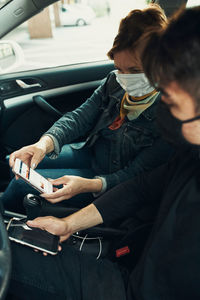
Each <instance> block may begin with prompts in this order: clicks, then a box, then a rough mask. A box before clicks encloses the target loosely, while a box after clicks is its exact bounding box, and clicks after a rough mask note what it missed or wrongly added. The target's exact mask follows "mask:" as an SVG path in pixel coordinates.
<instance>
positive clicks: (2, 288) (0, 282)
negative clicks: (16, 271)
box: [0, 214, 11, 300]
mask: <svg viewBox="0 0 200 300" xmlns="http://www.w3.org/2000/svg"><path fill="white" fill-rule="evenodd" d="M10 273H11V250H10V242H9V239H8V234H7V230H6V228H5V224H4V221H3V217H2V215H1V214H0V299H1V300H3V299H4V298H5V296H6V292H7V288H8V284H9V279H10Z"/></svg>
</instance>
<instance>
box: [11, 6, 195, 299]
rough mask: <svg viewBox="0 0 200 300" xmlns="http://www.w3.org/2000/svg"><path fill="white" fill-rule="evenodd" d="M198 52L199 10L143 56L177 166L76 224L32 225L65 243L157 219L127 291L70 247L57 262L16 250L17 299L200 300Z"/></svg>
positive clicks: (139, 181) (136, 182)
mask: <svg viewBox="0 0 200 300" xmlns="http://www.w3.org/2000/svg"><path fill="white" fill-rule="evenodd" d="M155 42H156V44H157V45H158V47H156V51H155V50H154V51H155V52H154V54H155V57H153V56H152V53H151V51H153V50H151V49H153V44H154V43H155ZM172 46H173V47H172ZM199 52H200V6H198V7H196V8H190V9H187V10H183V11H181V12H179V14H178V15H176V16H175V17H174V18H173V19H172V20H171V21H170V23H169V25H168V27H167V28H166V30H164V32H161V33H159V34H155V35H154V37H152V38H151V39H150V41H149V43H148V45H147V48H146V49H145V51H144V56H145V57H146V58H145V59H144V69H145V72H146V74H147V75H148V77H149V79H150V81H151V82H152V83H153V84H154V85H156V86H157V88H159V89H160V90H161V91H162V102H161V103H160V104H159V111H158V116H159V124H160V128H161V129H162V132H163V136H165V138H166V139H167V140H170V141H171V142H173V144H174V145H176V146H177V155H175V157H174V158H173V159H171V160H170V161H169V162H168V163H166V164H163V165H162V166H160V167H158V168H156V169H154V170H153V171H151V172H147V173H143V174H142V175H140V176H138V177H136V178H134V179H131V180H129V181H126V182H124V183H122V184H120V185H118V186H116V187H114V188H113V189H112V190H110V191H108V192H107V193H105V194H104V195H102V196H101V197H99V198H98V199H96V200H95V201H94V202H93V203H92V204H90V205H89V206H87V207H85V208H83V209H81V210H79V211H78V212H77V213H75V214H73V215H71V216H69V217H66V218H62V219H57V218H55V217H41V218H37V219H35V220H33V221H29V222H28V225H29V226H33V227H39V228H42V229H45V230H47V231H50V232H52V233H54V234H57V235H60V237H61V241H62V242H63V241H65V240H66V239H68V238H69V236H70V235H71V234H73V233H74V232H77V231H79V230H82V229H85V228H88V227H91V226H94V225H97V224H100V223H104V224H106V225H110V224H112V223H113V221H116V220H118V219H119V218H120V219H121V218H122V217H124V218H128V217H132V216H135V215H137V216H138V218H140V219H141V220H143V222H144V223H146V222H148V221H149V220H150V219H151V220H152V219H154V225H153V229H152V231H151V233H150V236H149V238H148V240H147V242H146V245H145V249H144V251H143V253H142V256H141V258H140V260H139V262H138V264H137V266H136V267H135V269H134V270H132V272H130V274H129V278H128V287H127V286H126V285H125V284H123V276H122V274H121V275H120V268H119V267H118V266H117V264H116V263H112V262H111V261H109V260H108V259H106V258H105V259H100V260H96V259H95V258H92V257H91V256H90V255H87V254H82V253H81V252H79V251H76V250H74V249H73V248H72V247H70V246H68V245H67V244H66V242H63V244H62V247H63V250H62V251H61V253H60V254H58V255H57V257H52V256H51V257H50V256H48V257H47V258H44V257H42V255H39V254H37V253H33V252H31V251H30V250H29V249H25V248H24V249H23V250H22V246H18V245H14V244H13V245H12V248H13V275H12V282H11V290H10V291H11V292H12V293H14V294H17V292H18V295H19V296H22V299H25V297H24V290H25V291H27V295H28V296H29V295H31V297H33V299H40V298H38V296H40V295H41V294H42V293H44V295H48V296H49V297H50V298H48V299H54V298H53V297H54V296H55V297H58V296H60V298H59V299H84V300H86V299H98V300H99V299H104V300H105V299H121V300H123V299H128V300H149V299H153V300H161V299H165V300H179V299H181V300H188V299H192V300H197V299H200V285H199V282H200V268H199V264H200V255H199V249H200V60H199ZM148 55H149V56H150V57H152V60H151V63H150V64H149V60H148ZM122 199H123V201H122ZM144 208H146V213H144ZM148 212H149V213H148ZM22 253H24V255H23V256H22ZM129 255H134V251H133V253H132V254H131V253H130V254H129ZM46 259H47V260H46ZM55 267H56V268H57V269H56V268H55ZM54 269H55V271H54ZM30 270H31V271H30ZM44 270H48V273H47V271H44ZM32 271H33V272H32ZM39 274H40V275H39ZM55 274H56V279H55ZM36 277H37V280H36ZM54 279H55V280H54ZM47 282H48V283H47ZM20 291H21V292H20ZM32 292H33V294H32ZM34 296H35V298H34ZM51 297H52V298H51ZM29 299H32V298H29ZM55 299H57V298H55Z"/></svg>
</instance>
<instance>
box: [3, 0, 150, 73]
mask: <svg viewBox="0 0 200 300" xmlns="http://www.w3.org/2000/svg"><path fill="white" fill-rule="evenodd" d="M4 2H5V1H4ZM75 2H79V3H75ZM147 2H148V0H139V1H138V0H137V1H133V0H88V1H84V0H82V1H80V0H79V1H74V0H73V1H72V0H71V1H69V0H68V1H67V0H62V1H59V2H56V3H54V4H53V5H51V6H49V7H48V8H46V9H45V10H43V11H42V12H41V13H40V14H38V15H37V16H35V17H33V18H31V19H30V20H29V21H28V22H25V23H24V24H22V25H20V26H19V27H18V28H16V29H14V30H13V31H12V32H10V33H9V34H7V35H6V36H5V37H4V38H3V40H7V41H8V40H11V41H12V42H16V43H18V44H19V45H20V47H21V48H22V50H23V53H22V52H21V53H20V55H18V56H22V57H21V62H22V61H23V64H22V63H21V65H20V66H19V64H17V67H16V65H15V67H14V69H13V71H22V70H32V69H41V68H47V67H55V66H62V65H71V64H76V63H84V62H92V61H99V60H105V59H107V55H106V53H107V52H108V50H109V49H110V48H111V46H112V42H113V39H114V37H115V35H116V33H117V29H118V25H119V21H120V19H121V18H122V17H124V16H126V14H127V13H128V12H129V11H130V10H132V9H135V8H143V7H145V6H146V4H147ZM0 3H1V0H0ZM1 71H2V72H4V73H6V72H7V70H5V69H2V70H1ZM10 71H12V69H11V68H9V72H10Z"/></svg>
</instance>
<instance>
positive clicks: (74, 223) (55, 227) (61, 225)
mask: <svg viewBox="0 0 200 300" xmlns="http://www.w3.org/2000/svg"><path fill="white" fill-rule="evenodd" d="M102 223H103V219H102V217H101V214H100V213H99V211H98V209H97V208H96V207H95V205H94V204H90V205H88V206H86V207H85V208H83V209H80V210H79V211H77V212H76V213H74V214H72V215H70V216H67V217H65V218H55V217H39V218H36V219H34V220H32V221H27V225H28V226H30V227H37V228H40V229H43V230H46V231H48V232H50V233H52V234H55V235H58V236H60V242H63V241H65V240H66V239H68V238H69V237H70V235H72V234H73V233H75V232H78V231H81V230H84V229H86V228H89V227H93V226H96V225H97V224H102ZM36 251H37V252H38V250H36ZM58 251H61V246H60V245H59V247H58ZM43 254H44V255H45V256H46V255H47V253H45V252H43Z"/></svg>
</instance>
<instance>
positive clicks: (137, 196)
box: [93, 163, 169, 226]
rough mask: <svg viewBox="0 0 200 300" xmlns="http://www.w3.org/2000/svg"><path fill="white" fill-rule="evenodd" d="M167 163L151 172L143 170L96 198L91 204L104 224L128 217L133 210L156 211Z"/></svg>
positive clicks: (132, 213) (161, 192)
mask: <svg viewBox="0 0 200 300" xmlns="http://www.w3.org/2000/svg"><path fill="white" fill-rule="evenodd" d="M168 168H169V164H168V163H166V164H163V165H161V166H159V167H158V168H156V169H154V170H153V171H151V172H144V173H143V174H141V175H140V176H137V177H135V178H132V179H131V180H128V181H126V182H123V183H121V184H120V185H118V186H116V187H114V188H113V189H111V190H110V191H108V192H106V193H105V194H103V195H102V196H101V197H99V198H97V199H96V200H95V201H94V202H93V204H94V205H95V206H96V208H97V209H98V211H99V212H100V214H101V216H102V218H103V221H104V223H105V225H107V226H109V225H110V224H112V223H113V222H114V221H117V220H118V219H122V218H128V217H131V216H133V215H134V213H135V212H138V211H139V210H142V209H143V208H144V206H146V207H147V210H149V209H153V210H154V211H156V212H157V210H158V208H159V204H160V201H161V198H162V194H163V189H164V186H165V178H166V175H167V171H168Z"/></svg>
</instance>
